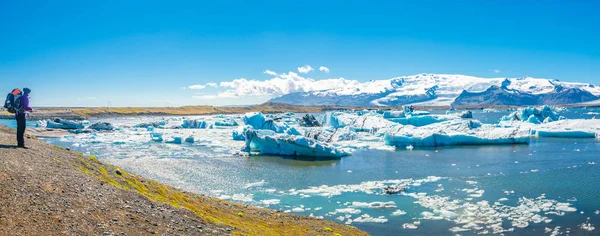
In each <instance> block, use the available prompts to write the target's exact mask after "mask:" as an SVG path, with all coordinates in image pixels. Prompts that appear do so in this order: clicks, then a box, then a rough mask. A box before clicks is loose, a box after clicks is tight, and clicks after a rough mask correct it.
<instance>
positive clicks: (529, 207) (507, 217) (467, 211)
mask: <svg viewBox="0 0 600 236" xmlns="http://www.w3.org/2000/svg"><path fill="white" fill-rule="evenodd" d="M406 195H407V196H411V197H414V198H415V199H417V203H418V204H419V205H421V206H423V207H425V208H428V209H431V210H432V211H431V212H430V213H427V214H424V216H425V217H424V218H429V219H431V218H435V219H439V217H441V218H442V219H444V220H448V221H453V222H455V223H456V224H458V225H461V226H460V228H452V229H451V230H452V231H453V232H458V231H463V230H462V229H465V230H464V231H466V229H470V230H472V231H473V232H476V233H482V232H483V231H485V230H491V232H492V233H494V234H501V233H504V232H510V231H513V230H514V228H508V229H505V228H503V223H504V222H505V221H509V222H510V225H512V227H517V228H525V227H527V226H529V224H531V223H534V224H540V223H550V222H551V221H552V219H550V218H549V217H548V216H544V215H549V214H554V213H556V214H557V215H561V214H562V215H564V212H572V211H576V209H575V208H573V207H571V206H570V204H569V203H560V202H557V201H556V200H549V199H546V198H545V196H544V195H542V196H540V197H537V198H534V199H530V198H525V197H522V198H520V199H519V205H518V206H509V205H503V204H501V203H500V202H496V203H494V204H490V203H489V202H488V201H479V202H475V203H473V202H464V201H461V200H451V199H450V198H449V197H443V196H428V195H423V194H415V193H409V194H406Z"/></svg>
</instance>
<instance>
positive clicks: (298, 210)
mask: <svg viewBox="0 0 600 236" xmlns="http://www.w3.org/2000/svg"><path fill="white" fill-rule="evenodd" d="M292 212H296V213H300V212H304V208H300V207H295V208H293V209H292Z"/></svg>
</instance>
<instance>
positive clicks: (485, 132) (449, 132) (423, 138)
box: [384, 119, 529, 148]
mask: <svg viewBox="0 0 600 236" xmlns="http://www.w3.org/2000/svg"><path fill="white" fill-rule="evenodd" d="M384 142H385V144H387V145H392V146H396V147H402V148H404V147H406V146H413V147H436V146H453V145H489V144H525V143H529V130H527V129H521V128H519V127H499V126H496V125H489V124H482V123H481V122H480V121H478V120H462V119H456V120H451V121H445V122H440V123H435V124H431V125H427V126H420V127H417V126H412V125H404V126H402V125H399V126H395V127H392V128H390V129H389V130H387V131H386V133H385V134H384Z"/></svg>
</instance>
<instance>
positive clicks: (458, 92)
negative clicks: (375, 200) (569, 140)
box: [270, 74, 600, 106]
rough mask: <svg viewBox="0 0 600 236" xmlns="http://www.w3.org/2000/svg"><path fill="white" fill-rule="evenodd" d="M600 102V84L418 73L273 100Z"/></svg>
mask: <svg viewBox="0 0 600 236" xmlns="http://www.w3.org/2000/svg"><path fill="white" fill-rule="evenodd" d="M598 99H600V86H597V85H592V84H587V83H574V82H560V81H558V80H552V79H537V78H531V77H524V78H478V77H473V76H465V75H446V74H418V75H412V76H403V77H397V78H392V79H387V80H372V81H369V82H365V83H361V84H357V85H352V86H348V87H345V88H336V89H328V90H321V91H311V92H298V93H290V94H286V95H283V96H281V97H278V98H273V99H271V100H270V102H276V103H286V104H294V105H344V106H399V105H406V104H415V105H423V106H449V105H460V106H479V105H481V106H491V105H523V106H525V105H542V104H546V105H559V104H574V103H583V102H590V101H594V100H598Z"/></svg>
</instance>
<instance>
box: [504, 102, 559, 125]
mask: <svg viewBox="0 0 600 236" xmlns="http://www.w3.org/2000/svg"><path fill="white" fill-rule="evenodd" d="M547 118H549V119H547ZM559 119H561V117H560V116H559V115H558V113H556V111H555V110H554V109H552V108H550V107H549V106H543V107H541V108H532V107H527V108H523V109H519V110H517V111H515V112H513V113H511V114H509V115H507V116H503V117H502V118H501V119H500V120H501V121H523V122H525V121H527V122H529V123H533V124H540V123H541V122H540V121H546V120H547V121H548V122H552V121H557V120H559ZM544 123H547V122H544Z"/></svg>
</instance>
